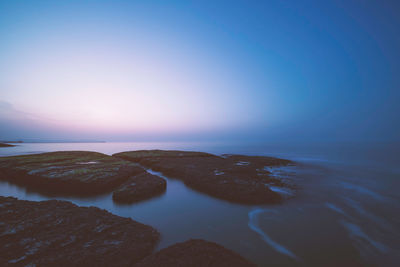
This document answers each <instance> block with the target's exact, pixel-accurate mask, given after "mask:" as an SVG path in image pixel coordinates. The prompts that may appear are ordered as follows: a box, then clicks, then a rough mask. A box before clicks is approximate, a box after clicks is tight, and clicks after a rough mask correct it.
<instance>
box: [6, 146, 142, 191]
mask: <svg viewBox="0 0 400 267" xmlns="http://www.w3.org/2000/svg"><path fill="white" fill-rule="evenodd" d="M141 172H143V169H142V168H141V167H138V166H136V164H133V163H131V162H128V161H124V160H121V159H117V158H115V157H111V156H107V155H104V154H101V153H96V152H84V151H63V152H51V153H43V154H35V155H23V156H13V157H0V180H8V181H10V182H13V183H17V184H21V185H23V186H27V187H33V188H34V189H35V190H37V191H39V192H49V193H51V194H58V193H61V194H72V195H74V194H77V195H90V194H99V193H105V192H111V191H112V190H113V189H114V188H116V187H117V186H119V185H121V184H122V183H123V182H125V181H126V180H127V179H128V178H129V177H131V176H133V175H136V174H138V173H141Z"/></svg>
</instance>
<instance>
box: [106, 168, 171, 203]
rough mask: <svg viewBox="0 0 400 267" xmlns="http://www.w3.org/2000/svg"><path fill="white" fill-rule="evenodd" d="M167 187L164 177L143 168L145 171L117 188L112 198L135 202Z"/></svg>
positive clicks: (123, 201)
mask: <svg viewBox="0 0 400 267" xmlns="http://www.w3.org/2000/svg"><path fill="white" fill-rule="evenodd" d="M166 188H167V182H166V181H165V180H164V179H163V178H160V177H158V176H156V175H152V174H150V173H147V172H146V171H144V170H143V173H140V174H138V175H136V176H132V177H130V178H129V179H128V180H127V181H126V182H125V183H124V184H122V185H121V186H120V187H119V188H118V189H117V190H115V191H114V193H113V196H112V198H113V200H114V201H115V202H119V203H133V202H137V201H141V200H145V199H148V198H151V197H154V196H157V195H160V194H162V193H164V192H165V190H166Z"/></svg>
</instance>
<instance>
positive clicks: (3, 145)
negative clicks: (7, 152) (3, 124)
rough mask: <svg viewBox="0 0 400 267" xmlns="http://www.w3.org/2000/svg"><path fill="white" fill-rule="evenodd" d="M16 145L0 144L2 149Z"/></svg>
mask: <svg viewBox="0 0 400 267" xmlns="http://www.w3.org/2000/svg"><path fill="white" fill-rule="evenodd" d="M13 146H14V145H10V144H4V143H0V147H13Z"/></svg>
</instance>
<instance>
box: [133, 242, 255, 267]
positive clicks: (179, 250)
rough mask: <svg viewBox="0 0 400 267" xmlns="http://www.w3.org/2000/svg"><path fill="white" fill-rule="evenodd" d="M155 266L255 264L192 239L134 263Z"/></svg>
mask: <svg viewBox="0 0 400 267" xmlns="http://www.w3.org/2000/svg"><path fill="white" fill-rule="evenodd" d="M156 266H165V267H175V266H194V267H234V266H242V267H246V266H255V265H254V264H253V263H251V262H249V261H247V260H246V259H245V258H243V257H242V256H240V255H239V254H237V253H235V252H233V251H231V250H229V249H226V248H224V247H222V246H220V245H218V244H216V243H213V242H208V241H204V240H199V239H192V240H188V241H186V242H183V243H177V244H175V245H172V246H170V247H167V248H165V249H162V250H160V251H159V252H157V253H156V254H154V255H151V256H149V257H146V258H145V259H144V260H143V261H141V262H139V263H138V264H136V265H135V267H156Z"/></svg>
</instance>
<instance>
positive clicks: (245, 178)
mask: <svg viewBox="0 0 400 267" xmlns="http://www.w3.org/2000/svg"><path fill="white" fill-rule="evenodd" d="M113 156H114V157H117V158H120V159H124V160H128V161H132V162H135V163H139V164H140V165H142V166H145V167H147V168H151V169H153V170H155V171H159V172H161V173H163V174H164V175H166V176H169V177H171V178H176V179H181V180H182V181H183V182H184V183H185V184H186V185H187V186H189V187H191V188H193V189H195V190H198V191H200V192H203V193H206V194H208V195H211V196H214V197H217V198H221V199H224V200H228V201H232V202H237V203H243V204H266V203H279V202H281V201H282V196H281V195H280V194H279V193H277V192H274V191H272V190H271V189H270V188H269V187H270V186H278V187H289V185H287V184H285V183H284V182H283V181H281V180H280V179H278V178H276V177H272V176H270V172H269V171H268V170H267V169H266V167H271V166H284V165H289V164H293V163H292V162H291V161H289V160H284V159H278V158H272V157H261V156H241V155H222V156H216V155H212V154H208V153H202V152H186V151H172V150H171V151H165V150H140V151H130V152H122V153H117V154H114V155H113Z"/></svg>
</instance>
